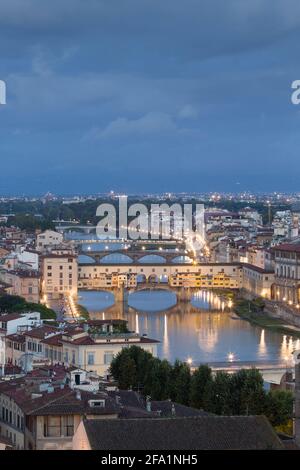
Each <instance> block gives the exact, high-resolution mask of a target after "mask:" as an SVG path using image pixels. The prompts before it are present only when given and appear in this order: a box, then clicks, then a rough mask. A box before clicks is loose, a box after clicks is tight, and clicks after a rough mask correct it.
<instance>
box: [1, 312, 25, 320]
mask: <svg viewBox="0 0 300 470" xmlns="http://www.w3.org/2000/svg"><path fill="white" fill-rule="evenodd" d="M22 316H23V315H21V314H20V313H4V314H2V315H0V322H7V321H12V320H17V319H18V318H22Z"/></svg>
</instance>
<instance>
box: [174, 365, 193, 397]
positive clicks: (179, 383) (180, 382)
mask: <svg viewBox="0 0 300 470" xmlns="http://www.w3.org/2000/svg"><path fill="white" fill-rule="evenodd" d="M190 385H191V370H190V368H189V366H188V365H187V364H185V363H184V362H180V361H175V364H174V367H173V370H172V374H171V390H170V393H171V399H172V400H173V401H175V402H177V403H181V404H182V405H189V397H190Z"/></svg>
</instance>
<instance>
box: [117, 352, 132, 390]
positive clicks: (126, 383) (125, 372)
mask: <svg viewBox="0 0 300 470" xmlns="http://www.w3.org/2000/svg"><path fill="white" fill-rule="evenodd" d="M126 353H127V351H126V350H124V349H123V351H122V354H121V355H120V357H119V361H118V365H117V369H118V372H116V371H115V372H113V376H114V377H115V378H117V380H118V384H119V388H120V389H121V390H128V389H130V388H133V387H135V386H136V366H135V362H134V360H133V359H132V358H131V357H130V354H128V353H127V354H126ZM115 374H116V375H117V377H116V375H115Z"/></svg>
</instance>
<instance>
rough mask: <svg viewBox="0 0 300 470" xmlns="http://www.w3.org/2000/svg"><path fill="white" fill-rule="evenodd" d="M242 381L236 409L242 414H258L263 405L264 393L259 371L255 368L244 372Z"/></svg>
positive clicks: (260, 412) (261, 411)
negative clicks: (238, 404) (238, 403)
mask: <svg viewBox="0 0 300 470" xmlns="http://www.w3.org/2000/svg"><path fill="white" fill-rule="evenodd" d="M244 377H245V380H244V383H243V384H242V388H241V395H240V408H239V410H236V411H238V412H239V414H243V415H259V414H262V413H263V410H264V407H265V400H266V393H265V391H264V381H263V377H262V375H261V373H260V372H259V370H257V369H254V368H253V369H250V370H247V371H245V372H244Z"/></svg>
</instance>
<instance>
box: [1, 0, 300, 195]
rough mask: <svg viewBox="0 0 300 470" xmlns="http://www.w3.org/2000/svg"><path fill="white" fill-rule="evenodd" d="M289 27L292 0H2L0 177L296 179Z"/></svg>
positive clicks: (140, 181)
mask: <svg viewBox="0 0 300 470" xmlns="http://www.w3.org/2000/svg"><path fill="white" fill-rule="evenodd" d="M299 28H300V3H299V1H298V0H251V1H249V0H226V1H224V0H185V1H182V0H164V1H162V0H105V1H104V0H52V1H51V2H50V1H46V0H45V1H43V2H41V1H40V0H1V3H0V78H1V79H5V80H6V82H7V89H8V104H7V105H6V106H5V107H2V108H1V109H0V142H1V143H0V155H1V160H3V164H2V172H1V174H0V189H1V185H3V188H10V191H11V192H24V191H27V190H28V191H41V190H42V189H43V184H42V181H44V178H47V180H48V181H49V183H48V186H49V187H48V189H50V190H53V191H57V192H60V191H66V192H76V191H78V190H79V188H78V184H77V181H81V184H82V191H84V192H89V191H96V190H98V191H100V190H101V189H102V190H106V189H109V188H110V187H112V186H113V187H115V188H116V189H117V188H118V187H120V188H122V189H123V190H125V189H126V190H130V189H132V191H135V190H138V189H139V190H141V188H146V186H147V185H148V187H147V189H148V190H151V187H150V186H151V185H152V189H153V191H156V190H162V189H163V188H164V189H166V190H167V189H168V188H169V189H170V190H175V189H178V190H179V189H182V190H189V189H191V190H192V189H193V190H197V188H198V186H199V184H200V181H201V178H203V180H204V181H205V182H204V181H203V182H202V183H201V184H203V185H206V189H212V188H213V187H215V188H218V187H220V188H221V187H222V189H225V187H226V188H227V189H228V190H230V189H234V188H233V187H232V185H234V184H235V183H234V181H236V180H239V181H240V182H241V186H240V188H239V189H243V188H246V187H247V188H250V187H252V188H254V189H255V188H261V187H262V185H263V173H262V170H261V164H262V161H265V162H268V164H269V165H270V170H269V171H270V178H269V180H268V183H267V184H269V185H271V182H272V181H274V188H273V189H275V186H276V185H277V184H279V185H281V186H280V188H279V189H289V188H290V189H292V188H295V187H296V182H295V180H294V179H293V178H294V175H295V173H296V172H297V171H299V170H300V165H299V163H298V156H297V152H296V150H295V149H296V148H297V147H298V145H299V137H298V135H299V132H298V130H299V123H300V121H299V119H300V118H299V111H298V109H297V107H293V106H292V105H291V102H290V85H291V82H292V81H293V80H295V79H299V78H300V64H298V60H297V57H299V48H300V41H299V38H300V31H299ZM149 162H150V167H151V168H150V169H149ZM287 164H288V165H289V167H290V168H291V169H290V170H289V169H287V167H286V165H287ZM283 169H284V170H285V175H286V176H285V178H284V179H283V178H282V171H283ZM158 170H159V177H155V173H156V171H158ZM18 173H19V174H18ZM20 175H21V176H20ZM125 175H126V178H125ZM271 176H272V178H271ZM80 177H81V178H80ZM124 178H125V180H124ZM31 179H32V184H28V181H30V180H31ZM272 179H273V180H272ZM62 181H65V184H63V185H62ZM98 185H99V187H98ZM149 185H150V186H149ZM41 188H42V189H41ZM199 189H200V188H199ZM5 191H7V190H6V189H5Z"/></svg>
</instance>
